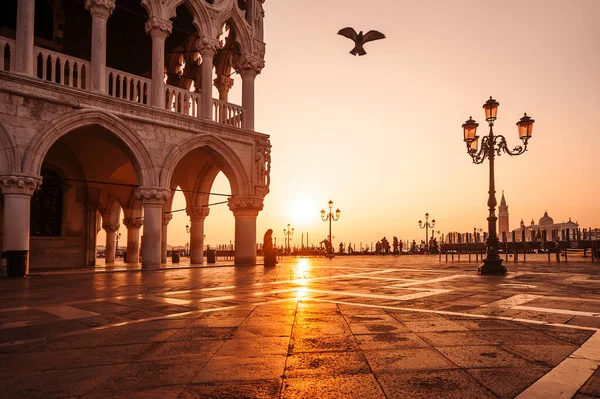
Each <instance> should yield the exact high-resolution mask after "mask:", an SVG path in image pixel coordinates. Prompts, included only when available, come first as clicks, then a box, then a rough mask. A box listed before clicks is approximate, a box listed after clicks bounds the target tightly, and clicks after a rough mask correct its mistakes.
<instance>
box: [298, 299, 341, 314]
mask: <svg viewBox="0 0 600 399" xmlns="http://www.w3.org/2000/svg"><path fill="white" fill-rule="evenodd" d="M339 306H340V307H342V305H339ZM297 314H319V315H337V314H340V308H338V305H337V304H335V303H320V302H312V301H298V305H297Z"/></svg>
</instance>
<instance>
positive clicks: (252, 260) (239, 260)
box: [233, 256, 256, 266]
mask: <svg viewBox="0 0 600 399" xmlns="http://www.w3.org/2000/svg"><path fill="white" fill-rule="evenodd" d="M233 264H234V265H235V266H254V265H256V256H248V257H246V256H245V257H238V256H236V257H235V259H234V261H233Z"/></svg>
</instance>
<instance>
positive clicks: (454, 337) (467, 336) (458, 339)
mask: <svg viewBox="0 0 600 399" xmlns="http://www.w3.org/2000/svg"><path fill="white" fill-rule="evenodd" d="M417 335H418V336H419V337H421V338H422V339H423V340H425V341H426V342H427V343H428V344H430V345H431V346H434V347H437V346H465V345H471V346H474V345H491V341H489V340H487V339H485V338H484V337H482V336H481V332H479V331H441V332H424V333H417Z"/></svg>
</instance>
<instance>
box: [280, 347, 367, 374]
mask: <svg viewBox="0 0 600 399" xmlns="http://www.w3.org/2000/svg"><path fill="white" fill-rule="evenodd" d="M370 372H371V371H370V370H369V365H368V364H367V362H366V360H365V358H364V357H363V355H362V354H361V353H360V352H313V353H298V354H293V355H291V356H289V357H288V360H287V364H286V369H285V376H286V377H287V378H298V377H307V378H308V377H316V376H334V375H340V374H344V375H346V374H365V373H370Z"/></svg>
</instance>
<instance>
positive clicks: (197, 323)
mask: <svg viewBox="0 0 600 399" xmlns="http://www.w3.org/2000/svg"><path fill="white" fill-rule="evenodd" d="M244 320H246V317H222V318H216V317H210V318H208V317H202V318H200V319H198V320H194V321H193V322H192V323H190V324H189V326H188V327H239V326H240V325H241V324H242V323H243V322H244Z"/></svg>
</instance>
